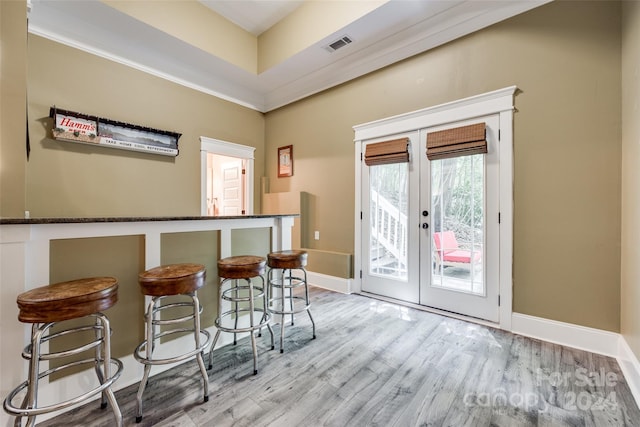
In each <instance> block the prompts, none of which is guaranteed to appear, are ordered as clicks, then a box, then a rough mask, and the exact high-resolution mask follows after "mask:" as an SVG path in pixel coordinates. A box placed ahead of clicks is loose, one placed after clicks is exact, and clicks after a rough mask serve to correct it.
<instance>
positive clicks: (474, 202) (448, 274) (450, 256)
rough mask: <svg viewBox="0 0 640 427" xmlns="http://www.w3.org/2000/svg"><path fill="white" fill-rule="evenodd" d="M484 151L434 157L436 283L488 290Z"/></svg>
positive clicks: (471, 290)
mask: <svg viewBox="0 0 640 427" xmlns="http://www.w3.org/2000/svg"><path fill="white" fill-rule="evenodd" d="M484 159H485V156H484V155H483V154H476V155H472V156H463V157H454V158H449V159H442V160H435V161H432V162H431V210H432V215H433V217H432V224H431V225H432V227H433V245H432V258H433V263H432V271H431V274H432V278H431V286H434V287H440V288H445V289H448V290H453V291H459V292H467V293H472V294H476V295H485V293H486V292H485V291H486V290H485V286H484V274H483V256H482V255H483V253H484V241H485V230H484V189H485V186H484V184H485V167H484Z"/></svg>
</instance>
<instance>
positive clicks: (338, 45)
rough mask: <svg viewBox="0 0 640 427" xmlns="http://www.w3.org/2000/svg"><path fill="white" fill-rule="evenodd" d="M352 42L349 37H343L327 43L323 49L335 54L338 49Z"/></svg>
mask: <svg viewBox="0 0 640 427" xmlns="http://www.w3.org/2000/svg"><path fill="white" fill-rule="evenodd" d="M352 41H353V40H351V37H349V36H344V37H341V38H339V39H338V40H336V41H334V42H332V43H329V44H328V45H327V46H326V47H325V49H327V50H328V51H329V52H335V51H336V50H338V49H340V48H341V47H345V46H346V45H348V44H349V43H351V42H352Z"/></svg>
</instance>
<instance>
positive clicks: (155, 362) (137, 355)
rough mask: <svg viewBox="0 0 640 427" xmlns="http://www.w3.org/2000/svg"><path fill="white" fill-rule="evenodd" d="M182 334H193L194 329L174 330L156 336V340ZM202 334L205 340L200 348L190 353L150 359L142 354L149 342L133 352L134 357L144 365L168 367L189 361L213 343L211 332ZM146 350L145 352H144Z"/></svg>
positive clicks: (144, 342)
mask: <svg viewBox="0 0 640 427" xmlns="http://www.w3.org/2000/svg"><path fill="white" fill-rule="evenodd" d="M181 332H191V333H193V329H174V330H171V331H165V332H162V333H160V334H157V335H156V336H155V338H156V340H157V339H158V338H161V337H163V336H167V335H172V334H176V333H181ZM200 333H201V334H202V335H204V336H205V338H206V339H205V340H204V342H203V343H201V344H200V347H198V348H195V349H193V350H191V351H190V352H188V353H184V354H180V355H178V356H174V357H167V358H164V359H148V358H147V357H146V356H143V355H142V353H143V352H144V351H145V350H146V345H147V340H144V341H142V342H141V343H140V344H138V346H137V347H136V349H135V350H134V352H133V357H134V358H135V359H136V360H137V361H138V362H140V363H142V364H144V365H167V364H169V363H176V362H181V361H183V360H186V359H189V358H191V357H193V356H195V355H196V354H198V353H201V352H203V351H204V349H205V348H206V347H207V346H208V345H209V341H211V335H210V334H209V331H207V330H205V329H201V330H200ZM143 349H144V350H143Z"/></svg>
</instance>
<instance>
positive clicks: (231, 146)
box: [200, 136, 256, 216]
mask: <svg viewBox="0 0 640 427" xmlns="http://www.w3.org/2000/svg"><path fill="white" fill-rule="evenodd" d="M255 151H256V148H255V147H250V146H248V145H241V144H235V143H233V142H227V141H222V140H220V139H214V138H209V137H207V136H201V137H200V215H202V216H207V194H206V193H207V154H208V153H212V154H218V155H221V156H228V157H237V158H240V159H244V160H245V161H246V166H245V168H246V175H245V176H246V188H245V192H244V193H245V194H244V195H243V197H244V199H245V200H244V206H246V214H247V215H252V214H253V188H254V186H253V163H254V158H255V154H254V153H255Z"/></svg>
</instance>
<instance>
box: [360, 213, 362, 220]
mask: <svg viewBox="0 0 640 427" xmlns="http://www.w3.org/2000/svg"><path fill="white" fill-rule="evenodd" d="M360 220H361V221H362V211H360Z"/></svg>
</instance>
